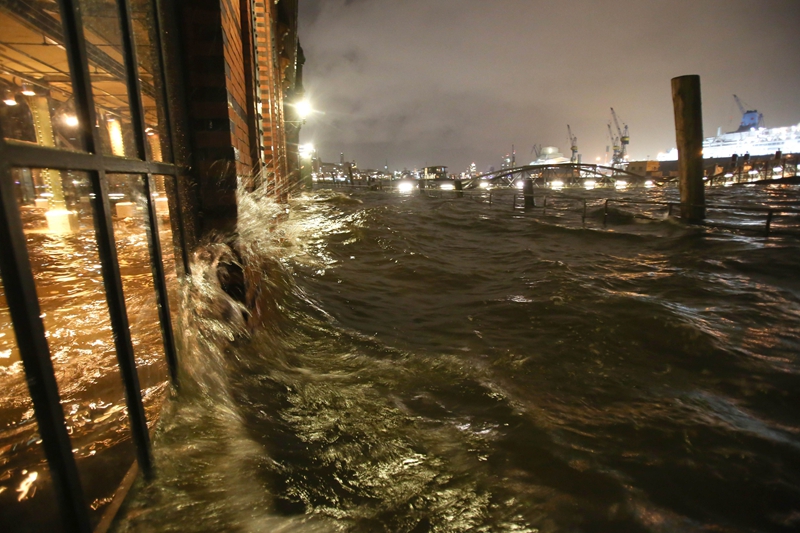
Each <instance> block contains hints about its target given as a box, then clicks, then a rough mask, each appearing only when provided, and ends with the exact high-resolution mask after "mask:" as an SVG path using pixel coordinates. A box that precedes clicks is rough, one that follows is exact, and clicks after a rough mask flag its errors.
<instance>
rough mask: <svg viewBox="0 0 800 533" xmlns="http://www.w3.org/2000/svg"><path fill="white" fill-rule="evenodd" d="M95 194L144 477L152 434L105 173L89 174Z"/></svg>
mask: <svg viewBox="0 0 800 533" xmlns="http://www.w3.org/2000/svg"><path fill="white" fill-rule="evenodd" d="M89 175H90V177H91V182H92V191H93V192H94V194H95V202H94V217H95V231H96V235H97V248H98V252H99V254H100V264H101V267H102V271H103V285H104V286H105V289H106V301H107V302H108V312H109V315H110V316H111V327H112V328H113V330H114V346H115V348H116V352H117V362H118V363H119V369H120V373H121V375H122V381H123V384H124V386H125V401H126V405H127V407H128V418H129V419H130V420H129V421H130V425H131V434H132V436H133V442H134V443H135V444H136V457H137V459H138V462H139V468H141V469H142V473H144V475H145V477H150V476H151V475H152V471H153V460H152V456H151V453H150V434H149V432H148V430H147V418H146V417H145V414H144V406H143V405H142V389H141V386H140V385H139V374H138V373H137V371H136V359H135V356H134V352H133V342H132V341H131V330H130V325H129V324H128V312H127V309H126V307H125V294H124V293H123V290H122V276H121V275H120V271H119V260H118V258H117V248H116V244H115V241H114V227H113V222H112V220H111V203H110V202H109V200H108V184H107V180H106V176H105V172H104V171H102V170H101V171H99V172H90V173H89Z"/></svg>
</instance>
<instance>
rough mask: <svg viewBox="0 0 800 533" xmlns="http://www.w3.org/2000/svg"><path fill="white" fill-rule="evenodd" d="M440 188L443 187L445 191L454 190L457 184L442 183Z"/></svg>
mask: <svg viewBox="0 0 800 533" xmlns="http://www.w3.org/2000/svg"><path fill="white" fill-rule="evenodd" d="M439 188H440V189H442V190H443V191H452V190H453V189H455V188H456V186H455V185H453V184H452V183H442V185H441V187H439Z"/></svg>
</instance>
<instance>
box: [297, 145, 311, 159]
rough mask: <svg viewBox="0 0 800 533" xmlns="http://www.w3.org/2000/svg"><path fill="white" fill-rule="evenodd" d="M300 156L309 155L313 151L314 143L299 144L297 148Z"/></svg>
mask: <svg viewBox="0 0 800 533" xmlns="http://www.w3.org/2000/svg"><path fill="white" fill-rule="evenodd" d="M298 151H299V153H300V157H311V154H313V153H314V145H313V144H311V143H306V144H301V145H300V148H299V150H298Z"/></svg>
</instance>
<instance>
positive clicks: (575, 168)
mask: <svg viewBox="0 0 800 533" xmlns="http://www.w3.org/2000/svg"><path fill="white" fill-rule="evenodd" d="M519 178H522V179H530V180H532V181H533V186H534V187H540V188H545V187H547V186H548V185H549V184H551V183H552V182H556V181H560V182H561V184H562V186H564V187H570V186H581V187H582V186H583V182H584V180H586V179H593V180H595V183H596V184H597V185H598V186H602V185H611V186H613V185H614V184H615V183H616V182H617V181H625V182H626V183H627V184H629V185H643V184H644V182H645V181H647V180H648V179H652V178H647V177H645V176H642V175H640V174H634V173H633V172H628V171H627V170H624V169H621V168H617V167H609V166H604V165H596V164H585V163H548V164H539V165H524V166H521V167H513V168H504V169H501V170H495V171H492V172H485V173H483V174H479V175H477V176H474V177H472V178H471V179H470V180H468V182H467V183H468V185H467V187H470V186H474V185H475V184H476V183H477V182H478V180H481V179H489V180H492V181H494V180H501V182H503V181H505V182H506V183H507V184H508V185H512V184H513V183H514V182H515V181H517V180H518V179H519Z"/></svg>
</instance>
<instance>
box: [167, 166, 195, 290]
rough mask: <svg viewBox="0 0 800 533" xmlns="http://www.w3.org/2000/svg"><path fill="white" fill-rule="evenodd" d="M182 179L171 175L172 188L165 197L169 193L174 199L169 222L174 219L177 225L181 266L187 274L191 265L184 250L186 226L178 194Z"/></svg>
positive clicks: (168, 195) (173, 228)
mask: <svg viewBox="0 0 800 533" xmlns="http://www.w3.org/2000/svg"><path fill="white" fill-rule="evenodd" d="M183 179H185V178H184V176H182V175H181V176H175V177H173V180H174V181H173V182H172V186H173V187H174V188H173V190H172V191H171V193H170V191H167V198H169V197H170V195H171V196H172V197H173V198H174V199H175V207H176V209H175V212H174V213H172V212H171V211H170V214H169V220H170V223H171V222H172V221H173V220H174V221H175V223H176V224H177V226H178V237H179V239H180V243H181V246H180V249H181V262H182V265H181V266H182V267H183V273H184V274H185V275H188V274H190V273H191V265H190V263H189V252H188V251H187V250H186V228H185V227H184V224H183V216H182V215H181V213H183V202H182V201H181V195H180V190H181V183H180V181H181V180H183ZM172 231H173V233H174V231H175V227H174V226H173V227H172ZM172 239H173V241H174V240H175V236H174V234H173V236H172ZM175 266H176V267H177V266H178V265H175ZM176 274H178V275H180V271H177V272H176Z"/></svg>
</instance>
